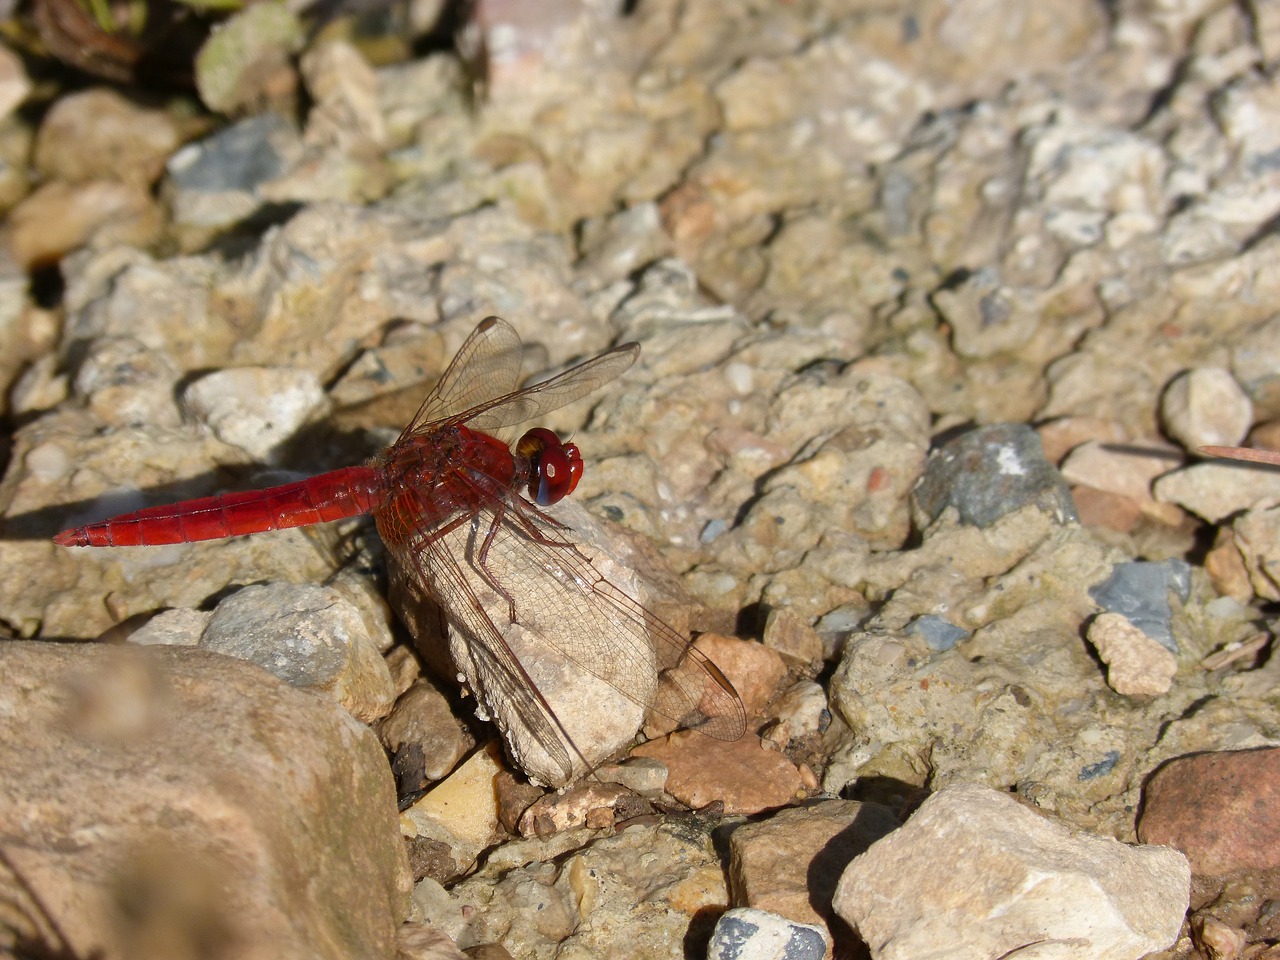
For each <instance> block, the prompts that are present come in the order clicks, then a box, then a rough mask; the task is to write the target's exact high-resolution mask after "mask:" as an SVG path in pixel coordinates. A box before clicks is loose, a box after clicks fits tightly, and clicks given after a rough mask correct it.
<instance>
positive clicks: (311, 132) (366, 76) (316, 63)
mask: <svg viewBox="0 0 1280 960" xmlns="http://www.w3.org/2000/svg"><path fill="white" fill-rule="evenodd" d="M299 68H300V69H301V71H302V78H303V80H304V81H305V83H306V85H307V92H308V93H310V94H311V97H312V99H313V100H314V101H315V103H314V106H313V107H312V108H311V112H310V115H309V116H308V120H307V131H306V139H307V140H308V142H310V143H324V142H329V141H333V142H335V143H337V144H339V145H340V146H342V147H344V148H347V149H349V148H350V146H351V145H350V144H348V143H345V142H344V141H345V140H348V139H353V138H354V139H355V140H356V142H357V143H359V142H361V141H364V142H365V143H367V144H368V145H369V146H371V147H377V146H380V145H382V144H383V142H384V141H385V140H386V137H387V130H386V124H385V123H384V122H383V119H382V113H381V111H380V110H379V106H378V77H377V74H375V73H374V71H373V69H372V68H371V67H370V66H369V64H368V62H367V61H366V60H365V59H364V57H362V56H361V55H360V52H359V51H358V50H357V49H356V48H355V47H353V46H352V45H351V44H349V43H346V42H344V41H340V40H339V41H331V42H329V43H324V44H322V45H320V46H319V47H314V48H312V49H311V50H308V51H307V52H306V53H305V54H304V55H303V57H302V60H301V61H300V63H299Z"/></svg>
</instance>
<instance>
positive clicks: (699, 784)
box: [632, 731, 804, 814]
mask: <svg viewBox="0 0 1280 960" xmlns="http://www.w3.org/2000/svg"><path fill="white" fill-rule="evenodd" d="M632 755H633V756H638V757H654V758H655V759H658V760H661V761H662V762H663V763H665V764H666V765H667V769H668V770H669V771H670V772H669V774H668V776H667V792H668V793H669V794H671V795H672V796H673V797H675V798H676V799H677V800H679V801H680V802H681V803H685V804H688V805H689V806H690V807H693V808H694V809H695V810H696V809H699V808H701V807H705V806H706V805H707V804H709V803H712V802H713V801H716V800H720V801H723V802H724V811H725V813H726V814H738V813H741V814H753V813H759V812H761V811H762V810H771V809H773V808H775V807H781V806H785V805H786V804H788V803H791V802H792V801H794V800H795V799H796V798H797V796H799V795H803V793H804V782H803V780H802V778H801V776H800V771H799V770H797V769H796V766H795V764H793V763H792V762H791V761H790V760H788V759H787V758H786V757H784V756H783V755H782V754H780V753H777V752H775V751H773V750H766V749H764V748H763V747H762V746H761V745H760V739H759V737H755V736H752V735H751V734H747V735H746V736H744V737H743V738H742V739H741V740H738V741H735V742H727V743H726V742H725V741H722V740H712V739H711V738H710V737H706V736H703V735H702V734H700V733H694V732H692V731H684V732H682V733H675V734H672V735H671V736H669V737H667V738H665V739H662V740H651V741H649V742H648V743H644V744H641V745H640V746H638V747H636V748H635V749H634V750H633V751H632Z"/></svg>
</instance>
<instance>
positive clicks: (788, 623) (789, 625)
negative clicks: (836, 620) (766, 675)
mask: <svg viewBox="0 0 1280 960" xmlns="http://www.w3.org/2000/svg"><path fill="white" fill-rule="evenodd" d="M760 642H761V643H763V644H764V645H765V646H766V647H768V648H770V649H771V650H777V651H778V653H780V654H782V656H783V658H784V659H785V660H789V661H792V662H799V663H803V664H808V663H812V662H813V661H815V660H821V659H822V658H823V646H822V638H821V637H820V636H818V631H817V630H815V629H814V628H813V627H811V626H809V624H807V623H805V622H804V620H803V619H801V618H800V617H798V616H796V614H795V613H794V612H793V611H790V610H786V609H782V608H778V607H775V608H773V609H772V610H770V611H769V615H768V616H767V617H766V618H765V622H764V630H763V631H762V633H761V637H760Z"/></svg>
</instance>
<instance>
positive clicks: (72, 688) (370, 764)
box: [0, 641, 410, 960]
mask: <svg viewBox="0 0 1280 960" xmlns="http://www.w3.org/2000/svg"><path fill="white" fill-rule="evenodd" d="M0 664H2V667H0V672H2V673H3V676H4V678H5V683H4V685H3V686H2V687H0V754H3V757H2V758H0V766H2V767H3V769H4V770H5V772H6V775H5V777H4V778H3V780H2V781H0V821H2V822H4V823H5V824H6V828H5V829H6V838H5V843H4V845H3V853H4V857H5V860H6V861H7V865H8V867H9V871H6V873H8V874H9V876H8V877H7V878H6V879H5V881H4V885H5V889H6V891H7V892H6V893H5V894H4V898H5V900H6V902H14V899H13V898H14V897H15V896H17V897H21V898H22V901H23V902H24V903H26V904H27V907H26V908H25V912H26V913H27V915H28V916H30V917H36V916H38V915H39V911H37V910H35V909H33V908H32V904H31V899H30V898H37V899H38V900H39V902H40V904H41V905H42V908H43V910H47V911H48V912H49V914H50V917H49V919H51V920H52V921H54V922H56V924H57V927H58V929H59V930H60V931H61V935H62V936H63V937H65V943H58V942H57V941H54V942H53V943H52V944H51V949H52V947H53V946H55V945H56V946H60V947H63V948H65V949H66V950H67V952H68V954H69V955H75V956H84V957H88V956H101V957H103V958H104V960H114V958H132V957H161V956H165V957H178V956H192V955H194V953H195V952H196V951H197V949H199V950H210V949H222V947H221V946H217V945H230V944H234V953H235V955H236V956H237V957H244V958H257V957H261V958H273V960H279V958H298V960H302V958H317V957H331V958H334V960H339V958H347V957H352V956H360V957H370V958H374V957H381V958H387V960H390V958H391V957H392V956H393V955H394V938H395V932H396V928H397V927H398V926H399V923H400V921H401V920H403V919H404V917H405V916H406V914H407V911H408V893H409V883H410V877H409V874H408V868H407V863H406V860H405V854H404V848H403V846H402V843H401V840H400V838H399V836H398V832H397V830H396V828H395V794H394V789H393V786H392V782H391V775H390V771H389V770H388V769H387V764H386V760H385V757H384V755H383V753H382V750H381V748H380V747H379V746H378V744H377V741H376V739H375V738H374V737H373V736H372V734H370V732H369V731H368V730H367V729H366V728H364V727H362V726H361V725H359V724H358V723H356V722H355V721H354V720H352V719H351V718H350V717H349V716H347V715H346V714H345V713H343V712H342V711H341V710H340V709H339V708H338V707H337V705H336V704H333V703H331V702H329V701H327V700H325V699H323V698H318V697H314V696H312V695H310V694H307V693H303V692H302V691H299V690H295V689H293V688H292V687H289V686H288V685H287V684H285V683H283V682H281V681H279V680H277V679H276V678H274V677H272V676H271V675H270V674H268V673H267V672H266V671H264V670H262V669H260V668H258V667H256V666H253V665H251V664H248V663H244V662H243V661H239V660H235V659H232V658H230V657H223V656H219V655H216V654H209V653H205V652H203V651H198V650H191V649H188V648H172V647H147V648H138V647H118V646H97V645H59V644H38V643H22V642H17V641H13V642H8V643H5V644H3V645H0ZM13 875H17V876H18V877H20V878H21V885H22V887H21V889H22V893H17V892H15V891H16V890H18V889H20V888H17V887H14V886H13V884H14V880H13V879H12V878H13ZM39 936H40V937H41V939H42V940H43V942H46V943H48V942H49V940H48V939H47V938H48V936H49V934H48V933H47V932H45V933H40V934H39ZM197 945H199V947H197ZM228 949H230V947H229V946H228Z"/></svg>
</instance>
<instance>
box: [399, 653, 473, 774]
mask: <svg viewBox="0 0 1280 960" xmlns="http://www.w3.org/2000/svg"><path fill="white" fill-rule="evenodd" d="M378 738H379V739H380V740H381V741H382V745H383V746H384V747H386V748H387V750H388V752H390V753H391V755H392V758H393V759H392V767H393V769H394V770H395V771H396V778H397V781H398V783H399V787H400V793H401V795H402V796H403V795H404V794H406V793H409V792H410V791H411V790H419V789H424V788H425V787H426V786H427V784H428V783H432V782H434V781H436V780H442V779H444V778H445V777H446V776H448V775H449V772H450V771H451V770H453V768H454V767H455V766H457V764H458V761H459V760H461V759H462V758H463V757H464V756H466V755H467V754H468V753H469V752H470V751H471V750H472V748H474V747H475V738H474V737H473V736H472V735H471V733H470V732H469V731H468V730H467V729H466V727H465V725H463V724H462V723H461V722H460V721H459V720H458V719H457V718H456V717H455V716H454V715H453V710H452V708H451V707H450V706H449V701H448V700H447V699H446V698H445V695H444V694H443V693H441V692H440V690H439V689H438V688H437V687H436V686H435V684H434V683H432V682H431V681H429V680H427V679H425V678H419V679H418V680H417V682H415V683H414V685H413V686H411V687H410V688H409V689H408V690H407V691H405V693H403V694H401V695H400V697H399V698H398V699H397V700H396V702H395V706H393V707H392V708H391V712H390V713H388V714H387V716H385V717H383V718H382V720H380V721H379V722H378Z"/></svg>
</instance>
